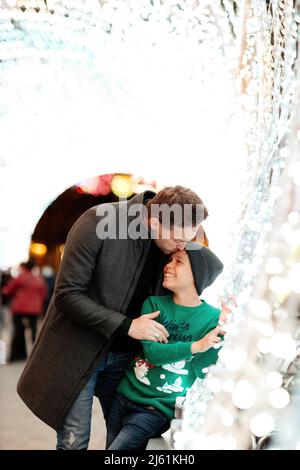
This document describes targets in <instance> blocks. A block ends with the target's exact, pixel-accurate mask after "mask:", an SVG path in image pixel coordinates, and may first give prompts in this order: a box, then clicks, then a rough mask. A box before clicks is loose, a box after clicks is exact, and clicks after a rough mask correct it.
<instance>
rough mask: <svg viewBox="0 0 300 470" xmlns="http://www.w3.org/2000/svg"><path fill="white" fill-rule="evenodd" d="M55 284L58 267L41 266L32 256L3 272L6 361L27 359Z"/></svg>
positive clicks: (0, 331)
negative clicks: (56, 268) (16, 266)
mask: <svg viewBox="0 0 300 470" xmlns="http://www.w3.org/2000/svg"><path fill="white" fill-rule="evenodd" d="M54 284H55V272H54V269H53V268H52V267H51V266H43V267H42V268H41V267H38V266H37V265H36V263H35V261H34V260H32V259H30V260H29V261H27V262H26V263H21V264H20V266H19V267H18V268H17V269H9V270H6V271H0V294H1V295H0V340H1V341H2V342H3V343H4V344H5V346H6V362H15V361H23V360H25V359H27V357H28V354H29V353H30V350H31V348H32V345H33V343H34V341H35V339H36V335H37V331H38V329H39V327H40V324H41V322H42V319H43V317H44V315H45V313H46V311H47V308H48V305H49V302H50V299H51V296H52V293H53V290H54Z"/></svg>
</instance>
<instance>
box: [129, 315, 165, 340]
mask: <svg viewBox="0 0 300 470" xmlns="http://www.w3.org/2000/svg"><path fill="white" fill-rule="evenodd" d="M159 314H160V311H159V310H158V311H156V312H152V313H147V314H146V315H141V316H140V317H139V318H136V319H135V320H133V322H132V323H131V326H130V328H129V331H128V336H130V337H131V338H134V339H144V340H148V341H155V342H159V343H167V342H168V337H169V333H168V332H167V330H166V329H165V327H164V326H163V325H161V324H160V323H157V322H156V321H154V320H153V318H156V317H158V315H159Z"/></svg>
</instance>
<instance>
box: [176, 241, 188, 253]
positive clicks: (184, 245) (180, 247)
mask: <svg viewBox="0 0 300 470" xmlns="http://www.w3.org/2000/svg"><path fill="white" fill-rule="evenodd" d="M185 247H186V242H182V243H178V244H177V248H178V250H181V251H183V250H184V249H185Z"/></svg>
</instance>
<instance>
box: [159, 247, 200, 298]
mask: <svg viewBox="0 0 300 470" xmlns="http://www.w3.org/2000/svg"><path fill="white" fill-rule="evenodd" d="M163 286H164V287H165V288H166V289H169V290H170V291H172V292H178V291H182V290H184V289H187V288H190V287H191V286H195V284H194V276H193V271H192V268H191V263H190V259H189V257H188V255H187V252H186V251H185V250H184V251H181V250H177V251H175V252H174V253H172V254H171V255H170V259H169V262H168V263H167V264H166V266H165V267H164V280H163Z"/></svg>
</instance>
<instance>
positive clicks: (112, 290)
mask: <svg viewBox="0 0 300 470" xmlns="http://www.w3.org/2000/svg"><path fill="white" fill-rule="evenodd" d="M154 195H155V194H154V193H152V192H151V191H146V192H145V193H142V194H139V195H137V196H135V197H134V198H132V199H131V200H130V201H129V202H128V207H127V209H126V207H125V206H126V202H118V203H113V206H114V207H115V208H116V212H117V217H118V218H120V217H124V214H125V215H126V212H127V211H128V210H129V208H130V206H132V204H143V201H144V200H145V199H150V198H152V197H153V196H154ZM111 204H112V203H110V204H105V206H110V205H111ZM124 204H125V206H124ZM101 206H102V207H101V208H103V206H104V205H103V204H102V205H101ZM121 206H122V208H123V209H124V207H125V210H123V211H122V210H120V208H121ZM97 208H99V206H95V207H92V208H90V209H89V210H87V211H86V212H85V213H84V214H82V215H81V217H79V219H78V220H77V221H76V223H75V224H74V225H73V227H72V228H71V230H70V232H69V234H68V238H67V243H66V246H65V252H64V256H63V258H62V262H61V266H60V269H59V272H58V276H57V281H56V286H55V291H54V294H53V297H52V299H51V302H50V305H49V308H48V311H47V314H46V316H45V320H44V322H43V325H42V328H41V331H40V333H39V336H38V338H37V340H36V342H35V344H34V347H33V349H32V352H31V355H30V357H29V359H28V362H27V364H26V366H25V369H24V371H23V373H22V375H21V377H20V379H19V382H18V385H17V391H18V393H19V395H20V397H21V398H22V400H23V401H24V402H25V403H26V405H27V406H28V407H29V408H30V409H31V410H32V412H33V413H34V414H35V415H36V416H38V417H39V418H40V419H41V420H42V421H44V422H45V423H47V424H48V425H49V426H51V427H52V428H54V429H56V430H57V429H58V427H59V426H60V425H61V424H62V422H63V421H64V419H65V417H66V415H67V414H68V411H69V410H70V408H71V406H72V404H73V402H74V400H75V399H76V397H77V396H78V394H79V392H80V391H81V390H82V388H83V387H84V385H85V384H86V382H87V381H88V379H89V376H90V374H91V372H92V370H93V368H94V367H95V366H96V364H97V363H98V362H99V360H101V357H102V356H103V355H104V354H105V353H106V351H107V350H108V349H109V346H110V344H111V342H112V339H113V336H114V332H115V331H116V329H117V328H118V327H119V325H120V324H121V323H122V322H123V320H124V319H125V318H126V317H125V315H124V313H123V312H125V311H126V308H127V306H128V304H129V302H130V300H131V297H132V295H133V292H134V289H135V286H136V283H137V281H138V277H139V274H140V272H141V270H142V267H143V264H144V261H145V259H146V255H147V252H148V249H149V246H150V239H141V238H139V239H136V240H132V239H129V238H127V239H114V240H112V239H105V240H103V239H101V238H99V237H98V236H97V233H96V227H97V224H98V223H99V220H100V219H101V217H99V215H97V213H96V211H97ZM108 209H109V208H108ZM103 217H104V216H103ZM106 219H107V214H106ZM125 219H126V220H127V217H125ZM102 220H104V219H103V218H102ZM132 220H133V218H130V217H129V218H128V221H127V222H128V224H127V225H129V224H130V222H131V221H132ZM98 230H99V229H98ZM161 282H162V271H161V276H158V278H157V285H156V286H155V288H154V291H153V294H154V295H159V294H162V293H163V288H162V287H161Z"/></svg>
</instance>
